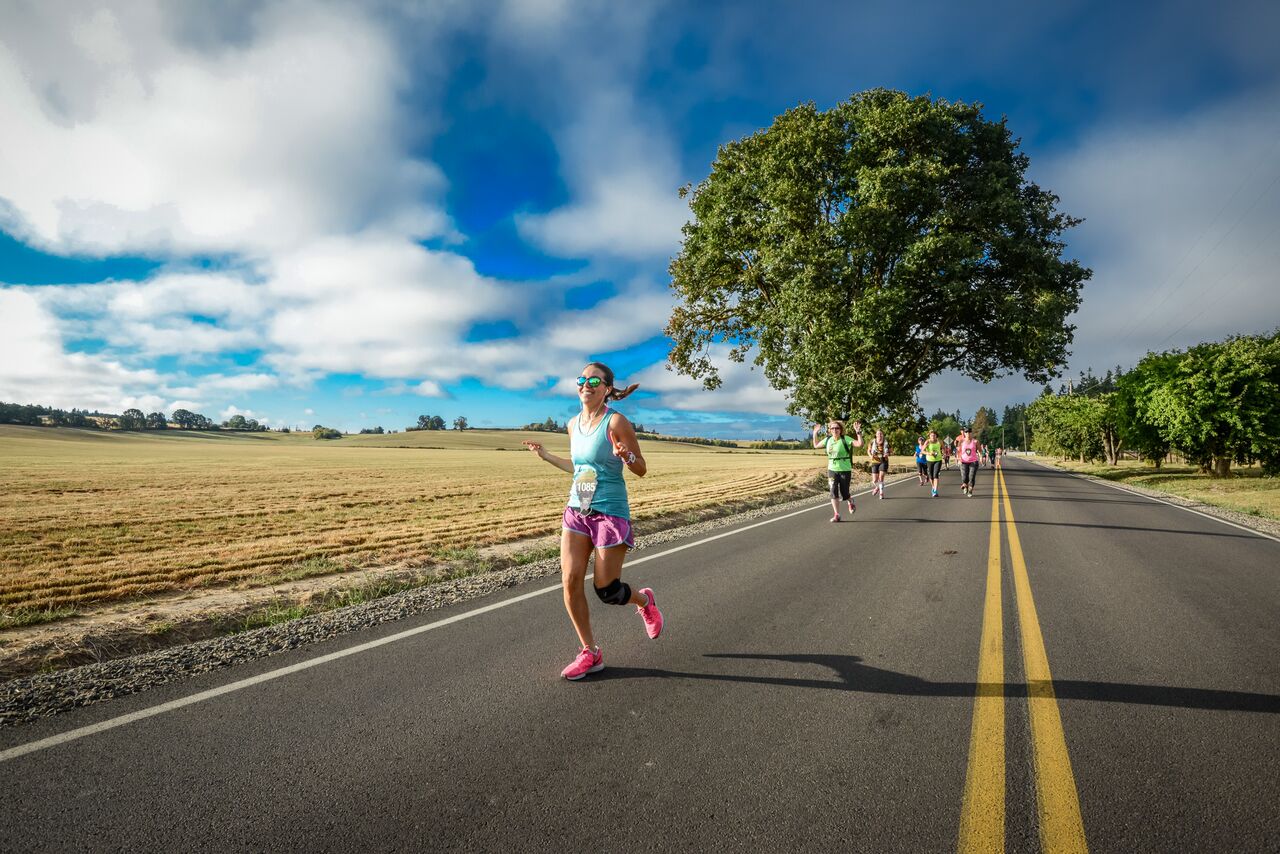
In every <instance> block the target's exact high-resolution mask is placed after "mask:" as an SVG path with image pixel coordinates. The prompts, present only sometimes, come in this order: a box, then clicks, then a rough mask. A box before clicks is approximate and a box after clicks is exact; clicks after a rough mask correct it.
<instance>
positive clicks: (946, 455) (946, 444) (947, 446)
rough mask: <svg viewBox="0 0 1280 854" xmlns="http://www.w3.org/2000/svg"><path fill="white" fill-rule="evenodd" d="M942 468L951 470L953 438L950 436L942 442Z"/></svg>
mask: <svg viewBox="0 0 1280 854" xmlns="http://www.w3.org/2000/svg"><path fill="white" fill-rule="evenodd" d="M942 466H943V468H947V469H949V468H951V437H950V436H948V437H946V438H945V439H943V440H942Z"/></svg>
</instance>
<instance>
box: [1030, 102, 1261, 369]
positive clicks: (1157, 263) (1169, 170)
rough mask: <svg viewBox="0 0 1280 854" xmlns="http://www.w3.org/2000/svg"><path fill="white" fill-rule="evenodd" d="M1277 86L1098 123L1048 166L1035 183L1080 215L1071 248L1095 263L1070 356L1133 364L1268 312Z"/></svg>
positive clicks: (1097, 364) (1254, 324)
mask: <svg viewBox="0 0 1280 854" xmlns="http://www.w3.org/2000/svg"><path fill="white" fill-rule="evenodd" d="M1278 141H1280V90H1277V89H1274V88H1273V89H1269V90H1265V91H1260V92H1255V93H1253V94H1251V95H1248V96H1246V97H1243V98H1240V99H1238V100H1235V101H1232V102H1228V103H1224V104H1219V105H1216V106H1214V107H1211V108H1208V109H1204V110H1201V111H1199V112H1196V113H1194V114H1191V115H1188V116H1186V117H1184V118H1181V119H1178V120H1171V121H1166V122H1161V123H1149V124H1143V125H1129V124H1122V125H1111V126H1108V127H1105V128H1102V129H1099V130H1098V131H1097V132H1095V133H1094V134H1092V135H1090V136H1089V137H1087V138H1086V139H1085V140H1084V142H1083V143H1082V144H1081V145H1080V146H1079V147H1078V148H1077V149H1075V150H1074V151H1071V152H1069V153H1068V154H1066V155H1064V156H1062V157H1060V158H1058V159H1057V160H1056V161H1054V162H1051V163H1049V164H1047V169H1046V170H1045V173H1046V174H1045V178H1044V182H1045V185H1046V186H1048V187H1050V188H1052V189H1053V190H1054V191H1055V192H1057V193H1058V194H1059V195H1060V196H1061V197H1062V200H1063V201H1062V208H1063V209H1064V210H1066V211H1068V212H1070V213H1072V214H1074V215H1076V216H1083V217H1085V218H1086V219H1087V221H1086V223H1085V224H1084V225H1082V226H1080V227H1079V228H1077V229H1075V230H1074V231H1073V232H1072V233H1070V234H1069V239H1070V240H1071V241H1072V248H1071V250H1070V251H1071V252H1072V254H1073V255H1076V256H1077V257H1080V258H1081V260H1082V262H1083V263H1085V264H1086V265H1087V266H1090V267H1091V268H1093V270H1094V276H1093V279H1092V281H1090V282H1088V283H1087V284H1086V285H1085V289H1084V303H1083V306H1082V307H1081V310H1080V313H1079V316H1078V317H1077V318H1075V319H1074V321H1073V322H1075V323H1076V324H1077V325H1078V327H1079V329H1078V331H1077V333H1076V343H1075V347H1074V348H1073V349H1074V354H1073V357H1072V360H1071V362H1072V367H1073V369H1075V370H1081V369H1084V368H1085V367H1088V366H1090V365H1092V366H1093V367H1094V368H1096V369H1097V370H1098V371H1102V370H1104V369H1105V368H1108V367H1113V366H1114V365H1115V364H1117V363H1121V364H1122V365H1124V366H1125V367H1130V366H1132V365H1133V364H1134V363H1135V362H1136V361H1137V360H1138V359H1140V358H1141V357H1142V356H1143V355H1144V354H1145V353H1146V351H1147V350H1148V349H1155V350H1162V349H1169V348H1172V347H1185V346H1187V345H1189V344H1194V343H1196V342H1198V341H1202V340H1212V339H1218V338H1222V337H1224V336H1226V335H1229V334H1232V333H1237V332H1261V331H1268V330H1270V329H1272V328H1274V327H1275V326H1276V325H1277V323H1280V289H1277V288H1276V286H1275V275H1274V270H1275V267H1276V263H1277V261H1280V256H1278V255H1277V250H1278V247H1277V245H1276V243H1275V235H1276V234H1277V233H1280V142H1278Z"/></svg>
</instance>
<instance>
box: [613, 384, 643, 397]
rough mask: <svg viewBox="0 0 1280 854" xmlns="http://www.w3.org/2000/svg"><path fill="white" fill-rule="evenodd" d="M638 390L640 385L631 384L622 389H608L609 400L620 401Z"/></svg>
mask: <svg viewBox="0 0 1280 854" xmlns="http://www.w3.org/2000/svg"><path fill="white" fill-rule="evenodd" d="M638 388H640V383H632V384H631V385H629V386H627V387H626V388H624V389H616V388H613V389H609V400H622V399H623V398H624V397H626V396H627V395H629V394H631V392H633V391H635V390H636V389H638Z"/></svg>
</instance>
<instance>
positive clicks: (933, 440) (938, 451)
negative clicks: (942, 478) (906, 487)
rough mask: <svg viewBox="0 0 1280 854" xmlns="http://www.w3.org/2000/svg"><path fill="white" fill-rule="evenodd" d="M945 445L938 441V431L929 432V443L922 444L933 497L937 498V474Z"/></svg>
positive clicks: (940, 466)
mask: <svg viewBox="0 0 1280 854" xmlns="http://www.w3.org/2000/svg"><path fill="white" fill-rule="evenodd" d="M945 448H946V445H944V444H942V442H941V441H939V440H938V431H937V430H930V431H929V441H927V442H925V443H924V459H925V462H927V463H928V464H929V482H930V483H932V484H933V495H932V496H930V497H931V498H937V497H938V473H939V470H940V469H941V468H942V456H943V451H944V449H945Z"/></svg>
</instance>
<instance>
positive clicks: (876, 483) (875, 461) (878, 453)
mask: <svg viewBox="0 0 1280 854" xmlns="http://www.w3.org/2000/svg"><path fill="white" fill-rule="evenodd" d="M867 456H868V457H870V458H871V494H872V495H874V496H875V497H877V498H884V476H885V475H886V474H888V473H889V442H888V440H887V439H885V437H884V431H883V430H877V431H876V437H875V438H874V439H872V440H871V444H870V446H868V448H867Z"/></svg>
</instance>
